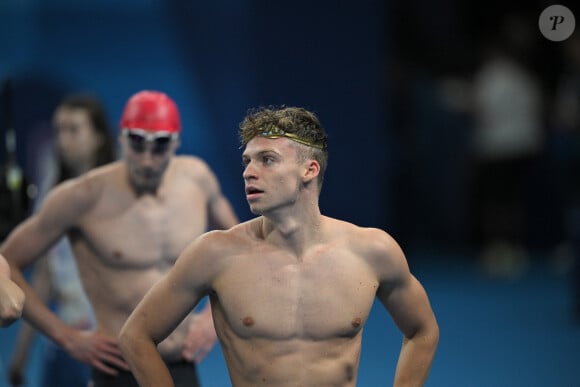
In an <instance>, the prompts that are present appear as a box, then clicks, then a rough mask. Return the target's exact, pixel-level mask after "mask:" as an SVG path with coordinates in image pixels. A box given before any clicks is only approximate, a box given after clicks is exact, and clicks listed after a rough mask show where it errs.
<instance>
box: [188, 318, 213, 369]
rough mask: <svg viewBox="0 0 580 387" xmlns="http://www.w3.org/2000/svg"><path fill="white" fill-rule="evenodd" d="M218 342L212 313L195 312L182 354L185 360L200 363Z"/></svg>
mask: <svg viewBox="0 0 580 387" xmlns="http://www.w3.org/2000/svg"><path fill="white" fill-rule="evenodd" d="M216 342H217V335H216V333H215V329H214V326H213V319H212V318H211V313H202V314H195V315H193V316H192V318H191V322H190V324H189V330H188V332H187V336H186V337H185V342H184V344H183V351H182V352H181V354H182V356H183V357H184V358H185V360H188V361H194V362H196V363H197V364H199V363H201V361H202V360H203V359H204V358H205V357H206V355H207V354H208V353H209V352H210V351H211V349H212V348H213V346H214V345H215V343H216Z"/></svg>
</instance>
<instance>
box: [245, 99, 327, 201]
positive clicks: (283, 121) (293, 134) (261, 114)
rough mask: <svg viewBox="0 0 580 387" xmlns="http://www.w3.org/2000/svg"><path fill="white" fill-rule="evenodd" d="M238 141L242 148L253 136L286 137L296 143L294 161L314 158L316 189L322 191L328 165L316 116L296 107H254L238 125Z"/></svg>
mask: <svg viewBox="0 0 580 387" xmlns="http://www.w3.org/2000/svg"><path fill="white" fill-rule="evenodd" d="M239 136H240V141H241V143H242V146H245V145H246V144H247V143H248V142H249V141H250V140H252V139H253V138H254V137H256V136H263V137H266V138H279V137H286V138H288V139H290V140H292V141H294V142H296V143H298V144H301V145H300V146H299V148H298V149H299V151H298V161H300V162H302V161H305V160H307V159H314V160H316V161H317V162H318V164H319V165H320V173H319V175H318V188H319V190H320V189H321V188H322V183H323V181H324V173H325V171H326V167H327V165H328V150H327V135H326V132H325V130H324V128H323V127H322V125H321V124H320V121H319V120H318V118H317V117H316V115H315V114H314V113H312V112H310V111H308V110H306V109H304V108H300V107H286V106H280V107H274V106H268V107H258V108H254V109H250V110H249V111H248V114H247V115H246V117H245V118H244V120H243V121H242V122H241V123H240V130H239Z"/></svg>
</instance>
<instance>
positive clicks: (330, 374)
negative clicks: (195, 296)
mask: <svg viewBox="0 0 580 387" xmlns="http://www.w3.org/2000/svg"><path fill="white" fill-rule="evenodd" d="M230 333H231V332H230ZM361 334H362V330H361V331H360V332H359V334H358V335H356V336H355V337H346V338H334V339H330V340H322V341H316V340H313V339H300V338H294V339H287V340H273V339H263V338H262V339H255V338H254V339H240V338H238V337H227V336H228V335H227V334H225V335H222V336H223V337H221V338H220V339H221V342H222V345H223V346H224V348H227V349H226V350H225V351H224V355H225V357H226V359H227V363H228V369H229V372H230V377H231V379H232V383H233V386H234V387H245V386H256V385H260V386H302V387H308V386H312V387H314V386H317V387H322V386H344V387H347V386H356V378H357V370H358V363H359V357H360V344H361V337H362V336H361Z"/></svg>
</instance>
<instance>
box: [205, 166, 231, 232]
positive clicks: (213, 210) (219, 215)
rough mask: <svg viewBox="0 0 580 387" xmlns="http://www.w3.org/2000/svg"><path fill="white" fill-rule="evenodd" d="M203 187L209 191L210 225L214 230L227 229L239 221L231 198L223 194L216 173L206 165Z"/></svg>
mask: <svg viewBox="0 0 580 387" xmlns="http://www.w3.org/2000/svg"><path fill="white" fill-rule="evenodd" d="M202 184H203V187H204V188H205V189H206V190H207V192H208V216H209V219H208V220H209V222H208V223H209V226H210V229H213V230H227V229H229V228H230V227H233V226H235V225H236V224H238V223H239V220H238V217H237V216H236V214H235V212H234V209H233V207H232V205H231V203H230V202H229V200H228V199H227V198H226V197H225V196H224V195H223V193H222V191H221V188H220V185H219V182H218V180H217V178H216V176H215V175H214V173H213V172H212V171H211V170H210V169H209V167H207V166H206V173H205V177H204V179H203V183H202Z"/></svg>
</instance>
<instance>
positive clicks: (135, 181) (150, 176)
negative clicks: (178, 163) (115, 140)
mask: <svg viewBox="0 0 580 387" xmlns="http://www.w3.org/2000/svg"><path fill="white" fill-rule="evenodd" d="M120 141H121V146H122V148H123V155H124V158H125V162H126V163H127V169H128V170H129V179H130V181H131V184H132V185H133V186H134V187H135V188H136V189H137V190H139V191H155V190H156V189H157V187H158V186H159V184H161V179H162V178H163V174H164V173H165V170H166V169H167V166H168V165H169V162H170V160H171V158H172V157H173V156H174V155H175V151H176V149H177V147H178V146H179V140H178V139H177V138H172V137H171V136H170V134H168V133H155V132H144V131H141V130H125V131H123V133H122V134H121V137H120Z"/></svg>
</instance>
